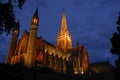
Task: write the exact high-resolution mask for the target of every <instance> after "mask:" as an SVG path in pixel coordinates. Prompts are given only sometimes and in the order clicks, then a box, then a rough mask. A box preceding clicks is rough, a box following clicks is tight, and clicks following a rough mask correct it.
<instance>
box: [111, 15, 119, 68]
mask: <svg viewBox="0 0 120 80" xmlns="http://www.w3.org/2000/svg"><path fill="white" fill-rule="evenodd" d="M116 24H117V25H118V26H117V32H115V33H113V36H112V38H111V43H112V48H111V49H110V51H111V53H112V54H117V55H118V56H119V57H118V60H116V67H117V68H118V69H119V70H120V13H119V16H118V20H117V21H116Z"/></svg>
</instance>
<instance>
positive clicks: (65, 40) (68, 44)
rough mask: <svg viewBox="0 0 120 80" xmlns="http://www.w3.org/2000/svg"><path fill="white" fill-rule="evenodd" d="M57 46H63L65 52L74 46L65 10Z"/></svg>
mask: <svg viewBox="0 0 120 80" xmlns="http://www.w3.org/2000/svg"><path fill="white" fill-rule="evenodd" d="M57 46H58V47H59V48H61V49H62V50H63V51H64V52H66V51H67V49H70V48H72V40H71V35H70V33H69V31H68V28H67V21H66V16H65V12H64V11H63V12H62V21H61V29H60V31H59V33H58V37H57Z"/></svg>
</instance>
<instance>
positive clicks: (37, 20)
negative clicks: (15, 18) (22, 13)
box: [31, 8, 39, 26]
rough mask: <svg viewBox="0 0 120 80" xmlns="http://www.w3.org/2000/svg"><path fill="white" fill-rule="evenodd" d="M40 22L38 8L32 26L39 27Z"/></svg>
mask: <svg viewBox="0 0 120 80" xmlns="http://www.w3.org/2000/svg"><path fill="white" fill-rule="evenodd" d="M38 22H39V16H38V8H36V11H35V13H34V15H33V17H32V22H31V25H36V26H38Z"/></svg>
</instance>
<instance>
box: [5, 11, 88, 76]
mask: <svg viewBox="0 0 120 80" xmlns="http://www.w3.org/2000/svg"><path fill="white" fill-rule="evenodd" d="M38 23H39V17H38V10H37V9H36V11H35V13H34V16H33V17H32V21H31V26H30V32H27V31H24V33H23V35H22V37H21V38H20V39H19V41H18V40H17V39H18V35H19V28H17V29H14V30H13V35H12V39H11V43H10V48H9V51H8V56H7V59H6V63H8V64H16V63H20V64H24V65H25V66H27V67H33V66H37V67H39V66H47V67H50V68H52V69H54V70H56V71H58V72H63V73H67V72H73V73H74V74H83V73H85V72H87V71H88V70H89V58H88V53H87V51H86V48H85V46H83V45H79V43H77V45H76V47H74V48H72V39H71V35H70V33H69V31H68V28H67V22H66V16H65V13H64V11H63V13H62V21H61V29H60V31H59V33H58V37H57V46H55V45H53V44H51V43H50V42H48V41H46V40H44V39H43V38H42V37H37V31H38ZM17 41H18V43H17Z"/></svg>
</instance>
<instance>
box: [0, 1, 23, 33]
mask: <svg viewBox="0 0 120 80" xmlns="http://www.w3.org/2000/svg"><path fill="white" fill-rule="evenodd" d="M24 2H25V0H18V1H17V0H8V2H7V3H2V2H1V1H0V34H2V33H4V32H5V33H6V34H9V33H10V31H11V30H12V29H13V28H15V27H16V25H17V20H16V19H15V15H14V12H13V11H14V6H13V3H16V4H17V6H18V7H19V8H20V9H22V6H23V4H24Z"/></svg>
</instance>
